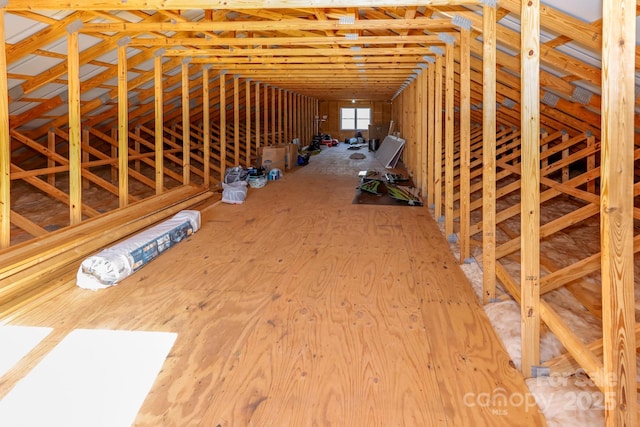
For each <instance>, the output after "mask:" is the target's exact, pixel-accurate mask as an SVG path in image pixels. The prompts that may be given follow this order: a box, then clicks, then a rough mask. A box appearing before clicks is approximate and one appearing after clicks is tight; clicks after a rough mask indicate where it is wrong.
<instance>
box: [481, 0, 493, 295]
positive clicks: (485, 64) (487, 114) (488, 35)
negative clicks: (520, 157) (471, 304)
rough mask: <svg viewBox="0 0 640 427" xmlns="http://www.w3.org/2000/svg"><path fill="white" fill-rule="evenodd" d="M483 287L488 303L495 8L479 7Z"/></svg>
mask: <svg viewBox="0 0 640 427" xmlns="http://www.w3.org/2000/svg"><path fill="white" fill-rule="evenodd" d="M482 34H483V36H482V40H483V56H482V121H483V123H482V129H483V138H482V140H483V149H482V162H483V172H482V178H483V184H482V228H483V229H482V271H483V275H482V287H483V299H484V302H485V303H487V302H489V301H490V300H492V299H494V298H495V296H496V273H495V270H496V267H495V264H496V257H495V249H496V74H495V72H496V9H495V7H491V6H483V7H482Z"/></svg>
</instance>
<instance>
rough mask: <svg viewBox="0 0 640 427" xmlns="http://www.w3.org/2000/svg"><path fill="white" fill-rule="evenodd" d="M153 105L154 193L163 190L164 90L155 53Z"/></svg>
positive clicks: (159, 62)
mask: <svg viewBox="0 0 640 427" xmlns="http://www.w3.org/2000/svg"><path fill="white" fill-rule="evenodd" d="M153 73H154V74H153V75H154V107H155V120H154V123H155V144H154V152H155V174H154V175H155V183H156V194H161V193H162V192H163V191H164V117H163V111H164V91H163V77H162V56H161V55H156V56H155V58H154V64H153Z"/></svg>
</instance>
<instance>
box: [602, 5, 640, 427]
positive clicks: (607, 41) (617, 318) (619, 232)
mask: <svg viewBox="0 0 640 427" xmlns="http://www.w3.org/2000/svg"><path fill="white" fill-rule="evenodd" d="M603 28H604V31H603V36H604V37H603V49H602V64H603V68H602V149H601V165H602V166H601V171H602V175H601V177H600V184H601V190H600V197H601V203H600V231H601V246H602V332H603V334H602V340H603V344H604V348H605V349H607V351H605V352H604V365H603V367H604V378H602V379H601V380H602V385H603V386H602V387H601V388H602V389H603V392H604V399H605V400H604V401H605V404H606V407H605V425H606V426H607V427H613V426H621V425H629V426H631V425H636V423H637V416H638V414H637V406H638V405H637V390H636V381H637V379H636V340H635V333H634V329H635V305H634V303H635V297H634V278H633V270H634V267H633V264H634V260H633V227H634V219H633V207H634V200H633V180H634V162H633V157H634V156H633V151H634V136H633V134H634V129H633V116H634V103H635V100H634V97H633V96H632V95H633V94H634V91H635V81H634V80H635V46H636V39H635V33H636V1H635V0H620V1H617V2H604V4H603Z"/></svg>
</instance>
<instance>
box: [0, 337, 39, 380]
mask: <svg viewBox="0 0 640 427" xmlns="http://www.w3.org/2000/svg"><path fill="white" fill-rule="evenodd" d="M51 331H52V329H51V328H40V327H35V326H13V325H3V326H0V377H2V376H3V375H4V374H6V373H7V371H8V370H9V369H11V368H12V367H13V366H14V365H15V364H16V363H18V362H19V361H20V359H22V358H23V357H24V356H26V355H27V354H28V353H29V352H30V351H31V350H33V349H34V348H35V346H37V345H38V344H39V343H40V341H42V340H43V339H44V338H45V337H46V336H47V335H49V333H51Z"/></svg>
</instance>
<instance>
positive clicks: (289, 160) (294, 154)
mask: <svg viewBox="0 0 640 427" xmlns="http://www.w3.org/2000/svg"><path fill="white" fill-rule="evenodd" d="M285 160H286V162H285V167H286V168H287V170H291V169H292V168H293V167H294V166H295V165H297V164H298V145H297V144H287V157H286V159H285Z"/></svg>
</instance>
